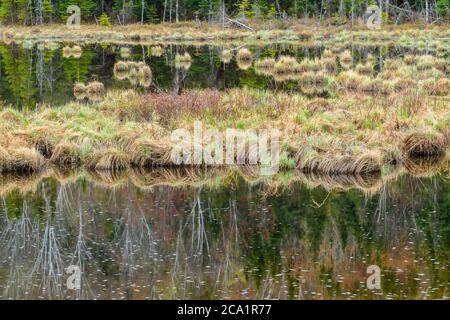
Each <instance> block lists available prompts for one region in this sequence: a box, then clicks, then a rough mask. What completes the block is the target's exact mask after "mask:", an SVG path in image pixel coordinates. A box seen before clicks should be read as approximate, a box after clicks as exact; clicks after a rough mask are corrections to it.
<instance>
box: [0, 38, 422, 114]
mask: <svg viewBox="0 0 450 320" xmlns="http://www.w3.org/2000/svg"><path fill="white" fill-rule="evenodd" d="M75 45H76V44H69V43H66V44H61V43H60V44H57V43H39V44H30V43H26V42H25V43H20V44H19V43H17V44H16V43H10V44H4V43H3V44H0V98H1V100H2V103H3V105H13V106H16V107H19V108H21V107H33V106H35V105H36V104H47V105H51V106H58V105H63V104H65V103H67V102H70V101H73V100H74V95H73V85H74V83H76V82H83V83H85V82H87V81H93V80H98V81H100V82H102V83H103V84H104V85H105V88H106V89H107V90H111V89H118V90H121V89H130V88H134V89H136V90H138V91H140V92H160V91H171V92H173V91H174V92H177V93H180V92H181V91H182V90H185V89H192V88H214V89H219V90H224V89H227V88H235V87H243V86H246V87H252V88H260V89H269V90H279V89H281V90H294V91H297V92H298V84H297V82H295V81H291V82H289V81H287V82H276V81H274V79H273V78H271V77H268V76H264V75H261V74H258V72H256V70H255V68H254V66H250V67H249V68H242V66H239V64H238V63H237V61H236V59H235V58H232V59H231V60H230V61H224V59H221V54H222V53H223V51H224V50H231V51H232V53H233V54H234V55H235V54H236V51H238V50H239V48H242V47H243V46H238V47H218V46H207V45H203V46H183V45H163V44H161V45H157V46H141V45H139V46H136V45H134V46H132V45H128V46H125V45H115V44H107V43H104V44H101V43H98V44H84V45H80V48H81V52H80V53H78V54H73V53H71V52H69V53H67V52H65V48H73V47H74V46H75ZM155 47H157V48H158V49H159V50H155V49H154V48H155ZM245 47H246V48H248V49H250V50H251V52H252V58H253V61H256V60H258V59H263V58H266V57H271V58H278V57H280V56H282V55H288V56H293V57H296V58H297V60H298V61H301V60H302V59H305V58H310V59H312V58H315V57H320V56H321V55H322V54H323V51H324V48H323V47H314V46H312V47H302V46H298V45H289V44H274V45H272V46H264V47H255V46H245ZM344 49H348V50H350V52H351V53H352V58H353V64H357V63H359V62H365V61H366V60H367V58H368V56H369V55H370V56H372V57H373V58H374V60H375V61H374V69H375V71H376V70H377V69H380V66H382V64H383V61H384V60H385V59H387V58H398V57H401V56H403V55H404V54H407V53H410V52H411V51H413V52H414V53H416V54H425V53H428V51H427V50H417V49H413V48H405V47H394V46H375V45H373V46H368V47H357V46H350V47H348V48H342V50H344ZM185 52H188V53H189V54H190V56H191V58H192V61H191V63H190V64H189V68H183V67H181V68H180V67H177V65H176V63H175V62H174V61H175V57H176V55H177V54H180V55H183V54H184V53H185ZM118 61H135V62H140V61H142V62H145V63H146V64H147V65H148V66H150V68H151V70H152V73H153V82H152V85H151V86H150V87H148V88H142V87H136V86H133V85H132V84H131V83H130V82H129V81H127V80H118V79H116V77H114V72H113V69H114V64H115V63H117V62H118Z"/></svg>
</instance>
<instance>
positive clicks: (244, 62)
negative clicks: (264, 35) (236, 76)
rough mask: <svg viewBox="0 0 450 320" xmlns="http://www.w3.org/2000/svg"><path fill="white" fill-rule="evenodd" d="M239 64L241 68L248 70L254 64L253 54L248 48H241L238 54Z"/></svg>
mask: <svg viewBox="0 0 450 320" xmlns="http://www.w3.org/2000/svg"><path fill="white" fill-rule="evenodd" d="M236 61H237V66H238V68H239V69H241V70H247V69H249V68H250V67H251V66H252V63H253V55H252V53H251V51H250V50H248V49H247V48H242V49H239V51H238V52H237V54H236Z"/></svg>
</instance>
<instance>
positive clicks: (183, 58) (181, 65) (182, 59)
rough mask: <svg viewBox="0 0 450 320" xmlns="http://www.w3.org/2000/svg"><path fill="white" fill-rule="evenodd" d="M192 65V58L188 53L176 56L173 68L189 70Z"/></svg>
mask: <svg viewBox="0 0 450 320" xmlns="http://www.w3.org/2000/svg"><path fill="white" fill-rule="evenodd" d="M191 65H192V58H191V55H190V54H189V52H185V53H183V54H177V55H176V56H175V68H177V69H185V70H189V69H190V68H191Z"/></svg>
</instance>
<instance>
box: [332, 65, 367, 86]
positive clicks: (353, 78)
mask: <svg viewBox="0 0 450 320" xmlns="http://www.w3.org/2000/svg"><path fill="white" fill-rule="evenodd" d="M367 79H368V77H365V76H361V75H359V74H358V73H356V72H355V71H353V70H349V71H344V72H341V73H340V74H339V75H338V76H337V77H336V81H337V84H338V85H339V86H340V87H341V88H343V89H345V90H349V91H356V90H358V89H359V88H360V87H361V84H362V83H363V82H364V80H367Z"/></svg>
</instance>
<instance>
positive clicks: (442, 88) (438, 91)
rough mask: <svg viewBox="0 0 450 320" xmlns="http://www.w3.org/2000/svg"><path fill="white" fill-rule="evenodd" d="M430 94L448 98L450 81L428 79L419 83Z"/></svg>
mask: <svg viewBox="0 0 450 320" xmlns="http://www.w3.org/2000/svg"><path fill="white" fill-rule="evenodd" d="M419 85H420V86H422V87H423V88H424V89H425V90H426V91H427V93H428V94H430V95H435V96H447V95H449V93H450V80H449V79H447V78H439V79H437V80H436V79H426V80H424V81H421V82H420V83H419Z"/></svg>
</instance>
